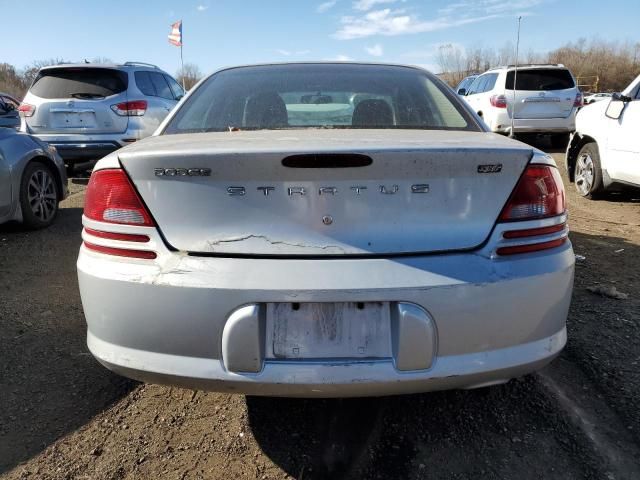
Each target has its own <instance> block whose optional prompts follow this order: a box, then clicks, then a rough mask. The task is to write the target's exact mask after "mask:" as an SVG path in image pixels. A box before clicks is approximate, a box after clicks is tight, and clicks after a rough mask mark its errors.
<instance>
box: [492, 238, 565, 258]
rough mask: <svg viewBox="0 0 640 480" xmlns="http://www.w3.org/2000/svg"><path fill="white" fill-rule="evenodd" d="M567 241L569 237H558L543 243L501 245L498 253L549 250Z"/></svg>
mask: <svg viewBox="0 0 640 480" xmlns="http://www.w3.org/2000/svg"><path fill="white" fill-rule="evenodd" d="M566 241H567V237H562V238H556V239H555V240H550V241H548V242H542V243H529V244H526V245H514V246H512V247H500V248H499V249H498V250H496V253H497V254H498V255H517V254H519V253H532V252H539V251H540V250H549V249H550V248H556V247H559V246H561V245H564V243H565V242H566Z"/></svg>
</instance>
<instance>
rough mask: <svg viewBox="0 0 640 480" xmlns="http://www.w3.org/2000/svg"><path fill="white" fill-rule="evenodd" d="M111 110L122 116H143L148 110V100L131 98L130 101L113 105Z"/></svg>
mask: <svg viewBox="0 0 640 480" xmlns="http://www.w3.org/2000/svg"><path fill="white" fill-rule="evenodd" d="M111 110H113V111H114V112H116V113H117V114H118V115H120V116H121V117H141V116H142V115H144V114H145V112H146V111H147V101H146V100H131V101H129V102H121V103H116V104H115V105H111Z"/></svg>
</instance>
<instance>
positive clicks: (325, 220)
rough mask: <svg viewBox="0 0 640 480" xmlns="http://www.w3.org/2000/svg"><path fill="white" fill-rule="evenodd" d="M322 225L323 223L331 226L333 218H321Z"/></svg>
mask: <svg viewBox="0 0 640 480" xmlns="http://www.w3.org/2000/svg"><path fill="white" fill-rule="evenodd" d="M322 223H324V224H325V225H331V224H332V223H333V218H332V217H331V215H325V216H324V217H322Z"/></svg>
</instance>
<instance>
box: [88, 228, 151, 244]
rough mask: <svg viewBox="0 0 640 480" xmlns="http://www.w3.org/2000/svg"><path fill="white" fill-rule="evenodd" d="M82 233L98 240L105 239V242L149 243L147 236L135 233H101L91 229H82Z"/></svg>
mask: <svg viewBox="0 0 640 480" xmlns="http://www.w3.org/2000/svg"><path fill="white" fill-rule="evenodd" d="M84 231H85V232H87V233H88V234H89V235H92V236H94V237H98V238H106V239H107V240H120V241H122V242H137V243H146V242H148V241H149V236H148V235H138V234H135V233H118V232H103V231H102V230H94V229H93V228H87V227H85V228H84Z"/></svg>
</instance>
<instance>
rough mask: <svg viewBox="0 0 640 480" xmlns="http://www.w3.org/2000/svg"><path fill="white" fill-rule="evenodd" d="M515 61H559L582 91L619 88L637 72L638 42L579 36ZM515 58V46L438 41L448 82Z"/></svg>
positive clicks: (442, 71) (439, 57) (439, 58)
mask: <svg viewBox="0 0 640 480" xmlns="http://www.w3.org/2000/svg"><path fill="white" fill-rule="evenodd" d="M518 57H519V58H518V64H527V63H552V64H556V63H561V64H563V65H565V66H566V67H567V68H569V70H570V71H571V72H572V73H573V75H574V77H576V81H577V83H578V85H579V86H580V89H581V90H582V91H584V92H619V91H621V90H623V89H624V88H625V87H626V86H627V85H629V83H631V81H632V80H633V79H634V78H635V77H636V76H637V75H638V74H640V42H635V43H633V42H608V41H604V40H600V39H597V38H594V39H590V40H587V39H584V38H582V39H579V40H577V41H575V42H569V43H567V44H565V45H562V46H561V47H559V48H556V49H555V50H552V51H550V52H546V53H540V52H536V51H534V50H528V51H525V52H522V51H520V52H519V53H518ZM515 62H516V50H515V46H514V45H513V44H512V43H510V42H508V43H506V44H504V45H503V46H502V47H501V48H483V47H470V48H464V47H461V46H459V45H456V44H443V45H440V46H439V48H438V52H437V64H438V66H439V68H440V76H441V78H443V79H444V80H445V81H446V82H447V83H449V84H450V85H451V86H455V85H457V84H458V83H460V81H461V80H462V79H463V78H464V77H466V76H468V75H471V74H478V73H483V72H485V71H487V70H489V69H491V68H494V67H497V66H501V65H513V64H515Z"/></svg>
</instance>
